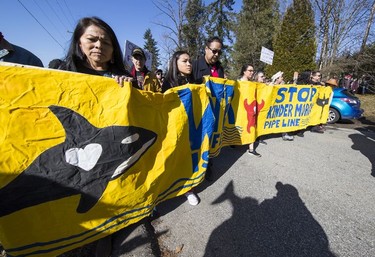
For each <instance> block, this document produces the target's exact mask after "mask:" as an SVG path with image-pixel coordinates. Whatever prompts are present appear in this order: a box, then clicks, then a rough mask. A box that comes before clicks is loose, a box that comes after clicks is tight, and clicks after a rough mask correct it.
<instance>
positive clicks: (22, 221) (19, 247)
mask: <svg viewBox="0 0 375 257" xmlns="http://www.w3.org/2000/svg"><path fill="white" fill-rule="evenodd" d="M208 92H209V91H207V90H206V88H205V87H204V86H201V85H191V86H189V87H179V88H178V89H177V88H176V89H172V90H170V91H168V92H167V93H166V94H164V95H163V94H154V93H150V92H142V91H139V90H136V89H134V88H132V87H131V86H130V84H126V85H125V86H124V87H123V88H121V87H119V86H118V85H117V84H116V83H115V82H114V80H112V79H110V78H104V77H97V76H89V75H84V74H74V73H70V72H62V71H53V70H43V69H31V68H20V67H4V66H0V124H1V125H0V135H1V137H0V152H1V155H0V199H1V203H0V241H1V243H2V245H3V246H4V248H5V249H6V251H7V253H8V254H9V255H11V256H31V255H32V256H56V255H57V254H59V253H62V252H65V251H68V250H70V249H73V248H76V247H78V246H80V245H83V244H87V243H89V242H91V241H94V240H97V239H99V238H101V237H104V236H105V235H108V234H110V233H113V232H114V231H117V230H119V229H121V228H123V227H125V226H127V225H129V224H132V223H135V222H137V221H138V220H140V219H142V218H144V217H146V216H148V215H149V214H150V213H151V211H152V209H153V207H154V206H155V205H156V204H157V203H159V202H160V201H163V200H166V199H169V198H171V197H175V196H177V195H181V194H183V193H185V192H186V191H188V190H189V189H190V188H191V187H193V186H196V185H197V184H198V183H200V182H201V180H202V179H203V176H204V172H205V169H206V165H207V159H208V153H209V146H210V145H209V143H210V138H211V135H212V127H213V122H214V120H215V119H214V116H213V113H212V110H211V104H210V100H209V97H208ZM191 138H195V141H194V142H193V143H192V144H190V143H189V142H190V141H191V140H190V139H191ZM176 148H178V150H176ZM187 156H191V158H186V157H187Z"/></svg>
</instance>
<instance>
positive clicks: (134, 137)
mask: <svg viewBox="0 0 375 257" xmlns="http://www.w3.org/2000/svg"><path fill="white" fill-rule="evenodd" d="M138 139H139V134H138V133H135V134H133V135H130V136H128V137H126V138H124V139H123V140H122V141H121V144H124V145H127V144H131V143H133V142H135V141H137V140H138Z"/></svg>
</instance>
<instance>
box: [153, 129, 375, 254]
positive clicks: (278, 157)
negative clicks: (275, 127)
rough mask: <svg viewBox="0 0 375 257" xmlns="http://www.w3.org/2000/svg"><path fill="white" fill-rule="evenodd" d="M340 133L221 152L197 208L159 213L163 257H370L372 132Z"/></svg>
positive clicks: (373, 232)
mask: <svg viewBox="0 0 375 257" xmlns="http://www.w3.org/2000/svg"><path fill="white" fill-rule="evenodd" d="M345 126H346V125H345V123H344V125H342V124H341V125H340V124H338V125H333V126H327V130H326V132H325V133H324V134H316V133H311V132H305V136H304V137H303V138H301V137H296V138H295V140H294V141H292V142H288V141H283V140H282V139H281V137H280V136H279V135H274V136H273V137H270V138H268V139H266V142H267V143H268V144H267V145H260V146H258V148H257V151H258V152H259V153H261V154H262V157H261V158H257V157H253V156H249V155H248V154H247V153H246V147H237V148H235V149H231V148H224V149H223V150H222V152H221V154H220V155H219V156H218V157H217V158H215V159H214V169H215V170H216V173H215V180H214V181H213V182H210V183H209V182H204V183H202V184H201V185H199V186H198V187H197V188H196V192H198V194H199V196H200V198H201V203H200V204H199V205H198V206H190V205H189V204H188V203H187V202H186V201H185V198H184V197H178V198H176V199H172V200H169V201H167V202H164V203H162V204H161V205H160V206H159V207H158V210H159V212H160V213H161V216H160V217H159V218H158V219H156V220H154V221H153V222H152V224H153V226H154V228H155V234H156V236H157V238H158V242H159V247H160V250H161V252H162V256H170V257H171V256H181V257H185V256H186V257H199V256H206V257H209V256H215V257H217V256H223V257H224V256H225V257H227V256H236V257H238V256H278V257H279V256H296V257H297V256H298V257H301V256H319V257H321V256H353V257H361V256H363V257H368V256H375V206H374V199H375V177H373V176H372V175H371V173H373V174H374V173H375V132H373V131H372V130H371V129H368V127H367V126H366V124H365V125H364V126H360V128H357V129H354V128H356V126H353V128H351V127H350V126H349V128H343V127H345ZM347 127H348V126H347ZM369 127H371V124H369Z"/></svg>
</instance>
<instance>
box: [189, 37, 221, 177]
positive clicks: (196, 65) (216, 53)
mask: <svg viewBox="0 0 375 257" xmlns="http://www.w3.org/2000/svg"><path fill="white" fill-rule="evenodd" d="M222 47H223V42H222V41H221V39H220V38H218V37H211V38H209V39H207V41H206V46H205V48H204V52H205V54H204V56H200V57H199V58H198V60H195V61H193V72H192V74H193V78H194V81H195V83H196V84H201V83H203V77H204V76H207V75H209V76H211V77H216V78H224V69H223V66H221V63H220V61H219V59H220V55H221V53H222V50H221V49H222ZM213 173H215V172H214V171H213V164H212V159H211V158H210V159H209V161H208V167H207V170H206V175H205V179H206V180H208V181H212V180H213V178H212V174H213Z"/></svg>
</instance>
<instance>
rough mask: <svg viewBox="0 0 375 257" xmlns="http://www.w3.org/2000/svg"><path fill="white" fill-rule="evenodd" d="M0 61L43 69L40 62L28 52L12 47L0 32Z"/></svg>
mask: <svg viewBox="0 0 375 257" xmlns="http://www.w3.org/2000/svg"><path fill="white" fill-rule="evenodd" d="M0 61H4V62H12V63H18V64H24V65H32V66H39V67H43V63H42V61H41V60H40V59H39V58H38V57H36V56H35V55H34V54H33V53H31V52H30V51H28V50H26V49H24V48H22V47H19V46H16V45H13V44H11V43H9V42H8V41H6V40H5V39H4V36H3V34H2V33H1V32H0Z"/></svg>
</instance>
